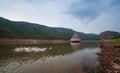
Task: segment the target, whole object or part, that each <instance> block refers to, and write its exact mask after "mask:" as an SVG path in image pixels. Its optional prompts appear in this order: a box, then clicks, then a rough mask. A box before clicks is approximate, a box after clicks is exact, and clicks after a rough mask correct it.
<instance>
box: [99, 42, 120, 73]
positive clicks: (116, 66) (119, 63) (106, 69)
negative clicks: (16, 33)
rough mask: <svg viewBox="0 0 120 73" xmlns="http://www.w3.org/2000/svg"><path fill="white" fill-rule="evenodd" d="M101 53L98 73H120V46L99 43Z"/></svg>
mask: <svg viewBox="0 0 120 73" xmlns="http://www.w3.org/2000/svg"><path fill="white" fill-rule="evenodd" d="M99 44H100V48H101V53H100V54H98V55H99V58H98V61H99V66H98V70H99V72H98V73H120V46H116V43H113V44H111V43H110V42H108V41H101V42H99Z"/></svg>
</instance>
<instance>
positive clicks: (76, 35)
mask: <svg viewBox="0 0 120 73" xmlns="http://www.w3.org/2000/svg"><path fill="white" fill-rule="evenodd" d="M70 41H71V42H80V37H79V36H78V34H77V33H76V32H75V33H74V34H73V36H72V38H71V39H70Z"/></svg>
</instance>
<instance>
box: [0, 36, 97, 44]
mask: <svg viewBox="0 0 120 73" xmlns="http://www.w3.org/2000/svg"><path fill="white" fill-rule="evenodd" d="M88 42H90V43H92V42H95V43H97V42H98V41H94V40H91V41H88V40H86V41H84V40H83V41H80V42H79V43H88ZM55 43H57V44H63V43H71V42H70V40H66V39H16V38H12V39H9V38H3V39H0V45H3V44H4V45H5V44H55Z"/></svg>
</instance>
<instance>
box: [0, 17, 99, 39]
mask: <svg viewBox="0 0 120 73" xmlns="http://www.w3.org/2000/svg"><path fill="white" fill-rule="evenodd" d="M74 32H75V31H74V30H72V29H68V28H59V27H48V26H44V25H41V24H36V23H29V22H17V21H10V20H8V19H5V18H3V17H0V38H22V39H70V38H71V37H72V35H73V33H74ZM78 34H79V36H80V38H81V39H82V40H95V39H98V35H96V34H85V33H82V32H78Z"/></svg>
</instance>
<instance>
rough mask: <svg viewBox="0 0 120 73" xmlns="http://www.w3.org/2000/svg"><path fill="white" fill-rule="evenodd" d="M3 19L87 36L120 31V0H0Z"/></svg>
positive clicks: (0, 13)
mask: <svg viewBox="0 0 120 73" xmlns="http://www.w3.org/2000/svg"><path fill="white" fill-rule="evenodd" d="M0 17H4V18H7V19H10V20H13V21H27V22H32V23H38V24H42V25H46V26H50V27H64V28H70V29H73V30H75V31H79V32H85V33H97V34H99V33H100V32H103V31H107V30H111V31H117V32H120V0H0Z"/></svg>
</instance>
